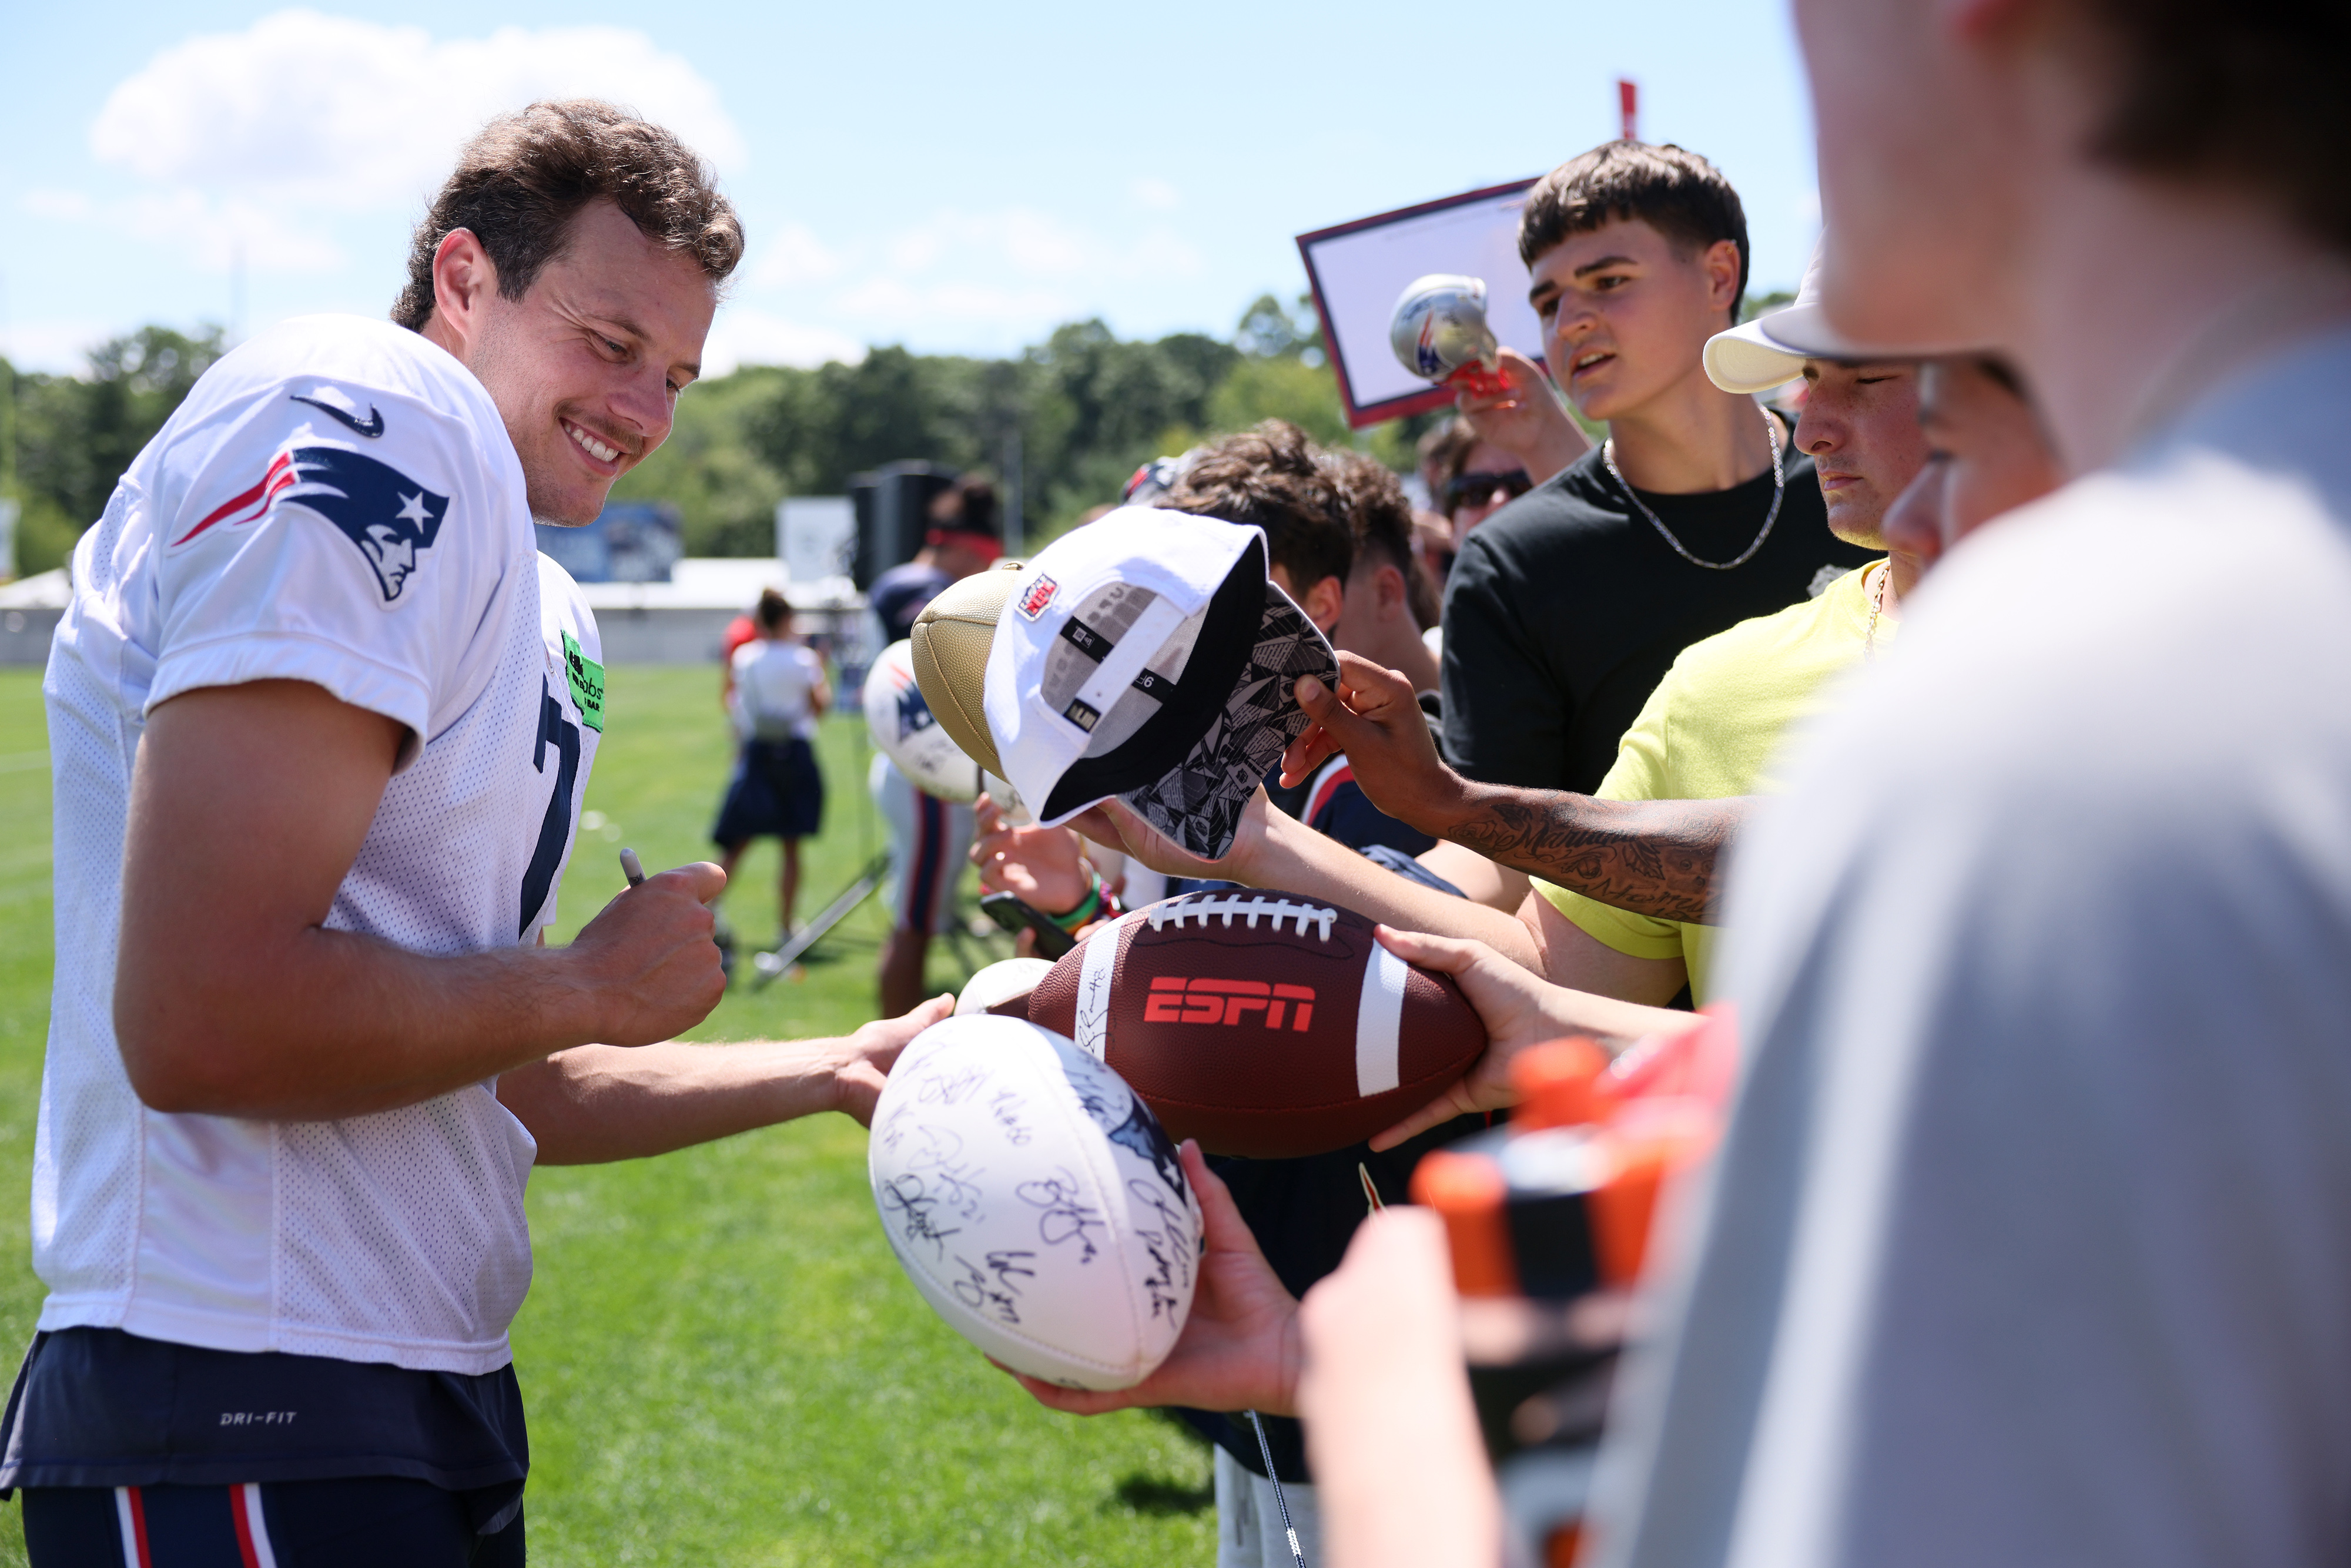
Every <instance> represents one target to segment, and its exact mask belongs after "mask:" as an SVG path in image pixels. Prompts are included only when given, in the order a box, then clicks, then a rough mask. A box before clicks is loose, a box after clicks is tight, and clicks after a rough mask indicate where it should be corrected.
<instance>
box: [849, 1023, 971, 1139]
mask: <svg viewBox="0 0 2351 1568" xmlns="http://www.w3.org/2000/svg"><path fill="white" fill-rule="evenodd" d="M955 1005H956V999H955V998H953V997H952V996H938V997H933V998H931V999H930V1000H929V1001H927V1002H925V1003H923V1004H922V1005H921V1006H919V1007H917V1008H915V1009H913V1010H912V1011H910V1012H908V1013H906V1014H904V1016H903V1017H899V1018H893V1019H874V1020H873V1021H872V1023H869V1024H866V1025H864V1026H863V1027H862V1028H860V1029H859V1030H857V1032H856V1033H854V1034H852V1035H851V1036H850V1037H849V1039H848V1040H846V1041H845V1042H844V1044H845V1045H846V1047H847V1050H846V1051H845V1052H844V1053H843V1055H842V1057H841V1061H839V1062H838V1063H836V1064H835V1065H834V1067H833V1070H832V1088H833V1095H834V1102H833V1107H832V1108H833V1109H834V1110H836V1111H838V1112H840V1113H841V1114H842V1115H844V1116H852V1117H855V1118H856V1121H857V1124H858V1125H859V1126H861V1127H870V1126H872V1124H873V1103H874V1102H875V1101H876V1100H879V1099H880V1098H881V1097H882V1085H883V1082H885V1081H886V1080H887V1079H888V1078H889V1076H890V1069H891V1068H892V1067H893V1066H895V1065H896V1064H897V1061H898V1053H899V1052H900V1051H904V1050H905V1049H906V1047H907V1046H908V1045H909V1044H910V1043H912V1042H913V1040H914V1037H915V1036H916V1035H918V1034H920V1033H922V1032H923V1031H924V1030H926V1029H928V1028H930V1027H931V1026H932V1025H933V1024H935V1023H939V1022H943V1021H944V1020H946V1019H949V1018H952V1017H953V1016H954V1015H955Z"/></svg>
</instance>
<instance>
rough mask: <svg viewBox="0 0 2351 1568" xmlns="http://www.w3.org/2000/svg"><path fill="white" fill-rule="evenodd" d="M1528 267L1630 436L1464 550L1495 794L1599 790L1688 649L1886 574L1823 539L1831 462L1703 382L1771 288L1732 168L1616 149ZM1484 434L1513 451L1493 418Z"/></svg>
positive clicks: (1584, 176) (1545, 204) (1482, 723)
mask: <svg viewBox="0 0 2351 1568" xmlns="http://www.w3.org/2000/svg"><path fill="white" fill-rule="evenodd" d="M1519 254H1520V257H1521V258H1522V259H1523V260H1524V261H1525V262H1526V264H1527V267H1528V269H1529V273H1530V275H1531V285H1530V288H1529V298H1531V300H1532V301H1533V304H1534V307H1535V311H1536V314H1537V315H1538V316H1539V317H1540V318H1541V320H1542V322H1543V329H1544V341H1543V348H1544V356H1545V359H1546V360H1547V361H1548V362H1549V364H1550V365H1551V366H1552V370H1553V371H1555V372H1556V373H1557V374H1558V375H1559V376H1560V378H1561V384H1562V386H1563V387H1564V389H1565V391H1566V393H1567V396H1568V398H1569V399H1570V400H1571V401H1573V402H1574V403H1575V405H1576V407H1577V409H1578V410H1579V411H1580V412H1581V413H1583V416H1584V417H1585V418H1586V419H1590V420H1594V421H1603V422H1605V423H1607V424H1608V427H1609V434H1610V439H1609V441H1608V442H1607V443H1605V444H1604V445H1603V446H1602V447H1601V448H1600V449H1599V450H1597V451H1593V452H1588V453H1585V454H1584V455H1582V456H1580V457H1578V458H1576V459H1575V460H1574V461H1573V462H1572V463H1570V464H1569V465H1567V466H1566V467H1565V468H1564V469H1563V470H1562V471H1560V472H1558V473H1556V474H1554V475H1552V476H1551V477H1550V478H1548V479H1546V480H1543V481H1542V482H1541V483H1539V484H1537V485H1536V486H1535V487H1534V489H1533V490H1532V491H1531V492H1530V493H1529V494H1528V495H1527V496H1525V497H1520V499H1519V500H1517V501H1514V502H1512V503H1510V505H1509V506H1508V507H1504V508H1502V509H1501V510H1500V511H1499V512H1498V513H1496V514H1495V515H1493V516H1492V517H1488V518H1487V519H1486V520H1484V521H1483V522H1481V523H1479V525H1478V526H1477V528H1475V529H1474V530H1472V531H1470V532H1469V533H1468V535H1467V536H1466V537H1465V538H1463V539H1462V541H1461V544H1460V554H1459V555H1458V557H1457V558H1456V559H1455V561H1454V564H1453V574H1452V579H1451V581H1450V582H1449V584H1448V585H1447V590H1446V605H1445V659H1444V670H1445V680H1444V689H1445V750H1446V755H1447V758H1449V759H1450V760H1451V762H1452V763H1453V765H1454V766H1455V767H1456V768H1458V769H1460V771H1461V772H1462V773H1463V774H1464V775H1466V776H1467V777H1468V778H1469V779H1475V780H1478V781H1480V782H1485V783H1494V784H1515V785H1522V786H1531V787H1534V788H1538V789H1567V790H1573V791H1576V792H1578V793H1582V794H1589V793H1591V792H1592V791H1593V789H1597V788H1598V787H1599V784H1600V781H1601V779H1603V778H1604V777H1605V776H1606V774H1607V772H1608V769H1609V768H1610V766H1611V765H1612V764H1613V763H1614V760H1615V758H1616V749H1617V743H1618V741H1619V740H1620V739H1621V738H1622V737H1623V736H1624V734H1625V730H1626V729H1627V728H1628V727H1631V725H1632V723H1633V721H1634V719H1635V717H1636V716H1638V715H1639V713H1640V711H1641V706H1642V704H1644V703H1645V702H1646V701H1647V700H1648V696H1649V694H1650V692H1651V691H1652V690H1654V689H1655V688H1656V684H1657V682H1658V681H1659V680H1660V679H1661V678H1662V677H1663V676H1664V674H1665V673H1666V670H1667V666H1668V665H1670V664H1672V663H1673V661H1674V658H1675V656H1676V655H1677V654H1678V653H1680V652H1681V651H1682V650H1683V649H1684V648H1686V647H1687V646H1688V645H1689V644H1691V643H1695V642H1698V640H1699V639H1701V638H1704V637H1709V636H1712V635H1713V634H1714V633H1715V632H1720V631H1722V630H1724V629H1725V628H1727V627H1729V626H1731V625H1734V624H1736V623H1737V622H1740V621H1744V620H1747V619H1749V618H1750V617H1752V616H1757V615H1768V614H1770V613H1771V612H1774V611H1776V610H1780V609H1782V608H1783V607H1785V606H1787V605H1790V604H1793V603H1796V602H1798V601H1801V600H1802V599H1804V598H1806V597H1807V596H1808V594H1810V593H1812V592H1813V591H1817V590H1818V589H1819V588H1820V587H1821V586H1823V585H1824V584H1825V583H1826V582H1828V581H1831V580H1834V579H1835V578H1836V577H1838V576H1840V575H1842V574H1843V573H1844V572H1846V571H1849V570H1852V569H1853V568H1855V567H1857V566H1861V565H1865V564H1866V562H1867V559H1868V557H1867V555H1866V553H1865V552H1864V551H1862V550H1860V549H1855V548H1854V547H1852V546H1848V545H1844V544H1841V543H1839V542H1838V541H1837V540H1835V539H1834V538H1833V537H1831V536H1830V535H1829V534H1828V532H1827V530H1826V529H1825V528H1823V522H1824V520H1825V512H1824V509H1823V503H1822V497H1821V491H1820V486H1819V485H1818V484H1817V482H1816V481H1815V479H1814V476H1813V465H1812V461H1811V459H1809V458H1807V457H1805V456H1804V455H1802V454H1801V453H1797V452H1794V451H1792V450H1790V444H1789V441H1788V433H1787V431H1786V429H1785V427H1784V426H1783V425H1782V423H1781V421H1780V420H1779V419H1777V418H1776V417H1774V416H1772V415H1771V414H1770V413H1766V412H1764V411H1763V410H1762V409H1761V408H1760V407H1759V406H1758V405H1757V404H1756V402H1755V401H1754V400H1753V399H1752V398H1749V397H1742V396H1736V395H1734V394H1731V393H1729V392H1722V391H1720V390H1719V389H1718V388H1717V387H1715V386H1714V384H1713V383H1712V382H1709V381H1708V380H1707V377H1706V372H1705V371H1704V370H1703V368H1702V367H1701V365H1700V363H1699V357H1700V353H1701V351H1702V350H1703V349H1704V348H1705V345H1706V340H1707V339H1708V338H1709V337H1710V336H1712V335H1713V334H1715V333H1717V332H1720V331H1723V330H1725V329H1728V328H1729V327H1730V326H1731V325H1732V324H1733V322H1734V320H1735V319H1736V313H1737V310H1738V308H1739V303H1740V299H1741V298H1742V297H1743V296H1744V293H1745V290H1746V285H1747V268H1748V247H1747V220H1746V214H1745V213H1744V211H1743V210H1742V209H1741V207H1740V202H1739V195H1738V193H1737V192H1735V191H1734V190H1732V189H1731V186H1730V183H1729V181H1728V180H1726V179H1724V178H1723V176H1722V174H1721V172H1719V171H1718V170H1717V169H1716V168H1715V167H1714V165H1713V164H1711V163H1709V162H1707V161H1706V160H1705V159H1703V158H1700V157H1698V155H1696V154H1695V153H1691V152H1685V151H1684V150H1682V149H1680V148H1678V147H1670V146H1662V147H1651V146H1647V145H1645V144H1642V143H1639V142H1610V143H1608V144H1606V145H1604V146H1602V147H1598V148H1595V149H1593V151H1592V152H1586V153H1584V154H1583V155H1582V156H1581V157H1578V158H1575V159H1573V160H1571V161H1570V162H1566V163H1563V164H1562V165H1561V166H1560V167H1559V168H1557V169H1554V170H1553V171H1552V172H1551V173H1549V174H1547V175H1545V176H1544V177H1543V179H1542V180H1541V181H1540V182H1538V183H1536V185H1535V186H1534V188H1533V189H1532V190H1531V191H1530V192H1529V193H1527V198H1526V203H1525V205H1524V207H1523V209H1522V211H1521V214H1520V228H1519ZM1521 401H1522V402H1526V403H1527V405H1528V406H1529V407H1532V406H1533V403H1532V401H1531V400H1521ZM1471 417H1472V418H1473V419H1476V420H1477V421H1478V422H1479V425H1478V428H1479V431H1480V432H1481V433H1482V434H1484V435H1485V437H1486V439H1487V440H1489V441H1492V442H1495V443H1496V444H1503V445H1505V446H1506V447H1507V446H1508V444H1509V443H1508V442H1507V440H1506V438H1504V437H1503V436H1501V435H1500V434H1499V430H1498V429H1497V428H1489V426H1493V425H1495V423H1496V422H1495V419H1494V417H1493V416H1492V415H1491V414H1489V413H1473V414H1472V416H1471ZM1565 417H1566V416H1565V414H1564V413H1563V412H1562V413H1561V414H1560V418H1561V419H1562V420H1565ZM1571 428H1573V426H1572V425H1571ZM1521 455H1522V456H1524V454H1521ZM1525 466H1526V468H1527V472H1528V474H1529V476H1533V475H1534V474H1535V472H1536V468H1537V466H1538V464H1537V463H1536V462H1534V461H1528V462H1527V463H1526V465H1525Z"/></svg>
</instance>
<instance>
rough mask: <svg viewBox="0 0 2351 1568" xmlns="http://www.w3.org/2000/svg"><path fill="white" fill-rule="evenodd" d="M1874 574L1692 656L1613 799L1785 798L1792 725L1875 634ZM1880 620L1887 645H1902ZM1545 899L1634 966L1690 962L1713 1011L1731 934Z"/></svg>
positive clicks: (1637, 729)
mask: <svg viewBox="0 0 2351 1568" xmlns="http://www.w3.org/2000/svg"><path fill="white" fill-rule="evenodd" d="M1868 576H1869V569H1868V568H1866V567H1864V568H1861V569H1858V570H1854V571H1849V572H1847V573H1845V574H1844V576H1843V577H1840V578H1838V579H1837V580H1835V581H1834V582H1833V583H1831V584H1829V586H1828V587H1827V589H1826V590H1824V591H1823V592H1822V594H1821V596H1820V597H1819V598H1818V599H1808V600H1806V601H1804V602H1802V604H1792V605H1790V606H1789V607H1788V608H1787V609H1785V610H1782V611H1781V612H1779V613H1778V614H1776V615H1759V616H1757V617H1756V618H1755V619H1754V620H1752V621H1742V622H1740V623H1739V624H1738V625H1736V626H1733V627H1732V628H1730V630H1729V631H1728V632H1717V633H1716V634H1715V635H1713V636H1711V637H1708V639H1706V641H1704V642H1702V643H1691V644H1690V645H1689V646H1688V647H1687V648H1685V649H1683V650H1682V653H1681V656H1680V657H1679V658H1677V659H1676V660H1675V661H1674V664H1673V668H1671V669H1670V670H1667V672H1666V678H1665V679H1664V680H1662V681H1660V682H1658V683H1657V689H1656V691H1654V692H1652V693H1650V694H1649V700H1648V703H1647V704H1646V706H1644V707H1643V708H1642V709H1641V716H1640V717H1638V718H1636V719H1635V720H1634V721H1633V727H1632V728H1631V729H1628V730H1626V731H1625V738H1624V740H1623V741H1622V742H1621V743H1619V745H1618V747H1617V751H1616V764H1615V766H1614V767H1613V768H1609V770H1608V777H1607V778H1605V779H1602V780H1601V783H1600V789H1599V798H1600V799H1602V800H1724V799H1726V798H1728V797H1729V796H1733V795H1769V794H1772V793H1775V792H1776V791H1777V789H1778V781H1777V779H1775V778H1774V777H1773V775H1772V773H1771V764H1772V761H1773V758H1774V757H1775V756H1776V754H1777V753H1778V751H1779V748H1780V740H1781V737H1782V736H1783V735H1784V734H1785V733H1786V732H1787V730H1788V728H1789V727H1790V726H1792V725H1793V724H1795V723H1797V722H1798V721H1800V720H1802V719H1804V718H1807V717H1810V716H1812V715H1813V714H1814V713H1817V712H1818V711H1820V709H1821V708H1822V707H1823V706H1826V704H1827V703H1828V702H1829V701H1830V700H1833V697H1834V692H1833V689H1832V686H1833V684H1832V683H1831V682H1830V680H1829V677H1830V676H1832V675H1834V674H1836V673H1837V672H1838V671H1840V670H1844V669H1846V668H1848V667H1849V666H1851V665H1853V664H1856V663H1858V662H1859V661H1860V659H1861V655H1862V647H1863V644H1864V642H1865V639H1866V638H1867V636H1868V633H1869V593H1868V591H1867V587H1866V580H1867V578H1868ZM1893 635H1894V622H1893V621H1892V620H1890V619H1881V620H1880V621H1879V622H1878V624H1877V642H1878V643H1880V644H1881V645H1883V644H1885V643H1888V642H1891V641H1892V640H1893ZM1534 885H1535V888H1536V891H1538V892H1540V893H1541V894H1542V895H1543V896H1544V897H1545V898H1547V899H1549V900H1550V901H1551V903H1552V907H1553V908H1555V909H1557V910H1558V911H1559V912H1560V913H1561V914H1562V915H1565V916H1566V917H1567V918H1568V919H1569V920H1571V921H1573V923H1574V924H1575V925H1577V926H1579V927H1581V928H1582V929H1583V931H1584V933H1585V934H1586V935H1588V936H1591V937H1592V938H1593V940H1595V941H1598V942H1603V943H1605V944H1606V945H1607V946H1611V947H1613V948H1614V949H1615V950H1616V951H1617V952H1619V953H1623V954H1625V955H1627V956H1631V957H1635V958H1679V959H1681V960H1682V961H1683V963H1684V964H1685V965H1687V967H1688V970H1689V984H1690V994H1691V996H1692V998H1694V999H1695V1000H1696V1001H1697V1002H1698V1004H1699V1005H1700V1006H1703V1005H1705V1003H1706V1002H1707V1000H1708V994H1707V983H1708V968H1709V967H1710V965H1711V963H1712V960H1713V956H1714V945H1715V940H1716V938H1717V937H1718V936H1719V935H1720V934H1721V933H1720V928H1719V927H1717V926H1712V925H1693V924H1686V923H1684V922H1681V921H1676V920H1657V919H1654V918H1652V917H1650V916H1648V915H1635V914H1633V913H1632V912H1630V911H1629V910H1623V909H1617V908H1615V907H1614V906H1612V905H1609V904H1600V903H1595V902H1594V901H1593V900H1592V899H1589V898H1586V897H1584V896H1583V894H1580V893H1571V892H1569V891H1568V890H1567V889H1565V888H1563V887H1554V886H1552V884H1551V883H1547V882H1541V881H1538V882H1537V883H1535V884H1534Z"/></svg>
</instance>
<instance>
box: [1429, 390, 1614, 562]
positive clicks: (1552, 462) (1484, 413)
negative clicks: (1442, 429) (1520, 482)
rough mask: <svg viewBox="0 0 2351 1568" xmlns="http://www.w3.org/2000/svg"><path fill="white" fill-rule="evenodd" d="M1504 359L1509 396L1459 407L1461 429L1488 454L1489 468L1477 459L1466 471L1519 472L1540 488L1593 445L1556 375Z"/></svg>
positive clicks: (1474, 397) (1467, 396) (1462, 402)
mask: <svg viewBox="0 0 2351 1568" xmlns="http://www.w3.org/2000/svg"><path fill="white" fill-rule="evenodd" d="M1498 358H1499V360H1500V361H1501V373H1502V380H1503V381H1504V382H1507V383H1508V384H1507V386H1506V387H1505V388H1504V390H1502V391H1500V392H1488V393H1485V394H1482V395H1479V394H1476V393H1471V392H1463V393H1462V394H1461V395H1460V396H1459V397H1458V398H1457V399H1456V400H1455V402H1454V406H1455V407H1456V408H1458V409H1459V410H1460V413H1459V414H1458V416H1457V418H1456V423H1458V424H1459V425H1460V426H1461V427H1462V428H1464V429H1466V430H1467V431H1468V432H1469V434H1471V435H1472V436H1473V437H1475V438H1476V439H1477V441H1478V442H1479V444H1480V445H1481V446H1483V447H1485V448H1486V449H1487V450H1486V451H1485V452H1484V453H1482V454H1479V456H1482V457H1483V458H1484V459H1485V461H1484V462H1483V463H1480V462H1478V461H1476V460H1474V459H1473V460H1472V461H1471V462H1470V463H1468V464H1466V465H1464V467H1466V468H1467V469H1468V471H1469V472H1472V473H1487V474H1508V473H1510V471H1511V470H1513V469H1516V470H1518V471H1520V472H1521V473H1524V474H1525V475H1526V476H1528V478H1529V480H1530V482H1531V484H1535V485H1540V484H1541V483H1542V482H1543V481H1544V480H1546V479H1548V478H1550V477H1552V476H1553V475H1555V474H1558V473H1561V472H1562V471H1563V470H1565V469H1566V468H1567V466H1568V465H1570V464H1572V463H1573V462H1574V461H1575V460H1576V459H1577V458H1579V457H1582V456H1583V455H1584V454H1586V453H1588V452H1590V451H1591V450H1592V441H1591V438H1590V437H1589V436H1587V435H1585V434H1583V426H1582V425H1579V424H1578V423H1575V421H1574V419H1573V417H1571V416H1570V415H1569V413H1568V412H1567V408H1566V406H1565V405H1564V404H1563V403H1562V402H1561V401H1560V395H1559V388H1558V385H1557V384H1556V383H1555V382H1554V381H1553V380H1552V375H1551V373H1550V372H1548V371H1545V370H1544V369H1543V367H1542V366H1541V365H1539V364H1537V363H1535V362H1534V361H1532V360H1530V359H1528V358H1527V357H1526V356H1525V355H1524V354H1521V353H1520V352H1519V351H1518V350H1516V349H1504V350H1500V352H1499V355H1498ZM1456 477H1458V473H1457V475H1456ZM1499 504H1500V503H1499V502H1497V503H1496V505H1499ZM1477 526H1478V525H1477V522H1475V521H1472V522H1470V523H1468V524H1467V525H1465V526H1464V527H1463V528H1462V530H1461V531H1462V532H1464V533H1467V532H1468V530H1469V529H1470V528H1476V527H1477ZM1456 542H1457V543H1458V540H1457V541H1456Z"/></svg>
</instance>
